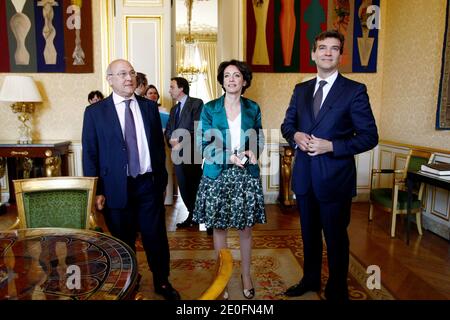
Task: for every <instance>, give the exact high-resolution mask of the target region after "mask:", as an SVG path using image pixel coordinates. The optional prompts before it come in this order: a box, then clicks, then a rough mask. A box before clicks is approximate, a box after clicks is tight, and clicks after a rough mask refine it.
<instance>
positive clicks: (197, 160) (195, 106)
mask: <svg viewBox="0 0 450 320" xmlns="http://www.w3.org/2000/svg"><path fill="white" fill-rule="evenodd" d="M169 93H170V95H171V96H172V98H173V99H174V100H176V101H178V103H177V104H176V105H175V106H173V108H172V109H171V110H170V116H169V121H168V122H167V126H166V131H165V132H164V135H165V137H166V141H167V144H168V146H169V148H171V149H172V162H173V163H174V165H175V175H176V177H177V182H178V186H179V187H180V193H181V198H182V199H183V202H184V204H185V205H186V208H187V210H188V212H189V214H188V217H187V218H186V220H185V221H183V222H180V223H177V227H178V228H186V227H190V226H193V225H194V222H193V221H192V214H193V211H194V207H195V199H196V197H197V190H198V186H199V184H200V179H201V177H202V167H201V161H202V158H201V155H200V154H198V151H197V148H195V136H194V132H195V130H194V126H195V123H196V122H197V121H199V119H200V114H201V112H202V108H203V101H202V100H201V99H197V98H193V97H190V96H189V82H188V81H187V80H186V79H185V78H182V77H174V78H172V79H171V81H170V89H169Z"/></svg>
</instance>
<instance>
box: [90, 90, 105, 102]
mask: <svg viewBox="0 0 450 320" xmlns="http://www.w3.org/2000/svg"><path fill="white" fill-rule="evenodd" d="M103 98H104V97H103V93H101V92H100V91H98V90H95V91H91V92H89V94H88V101H89V104H93V103H96V102H97V101H100V100H103Z"/></svg>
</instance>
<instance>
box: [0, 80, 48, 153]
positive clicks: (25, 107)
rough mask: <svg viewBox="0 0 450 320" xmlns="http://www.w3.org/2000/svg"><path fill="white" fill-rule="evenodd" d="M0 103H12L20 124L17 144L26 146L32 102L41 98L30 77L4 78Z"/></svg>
mask: <svg viewBox="0 0 450 320" xmlns="http://www.w3.org/2000/svg"><path fill="white" fill-rule="evenodd" d="M0 101H10V102H14V103H13V104H12V105H11V109H12V111H13V112H14V113H18V114H19V115H18V119H19V121H20V122H21V124H20V126H19V129H18V131H19V139H18V141H17V142H18V143H20V144H28V143H31V142H32V139H31V125H30V124H29V122H28V121H29V120H30V117H31V114H32V113H33V112H34V102H41V101H42V97H41V95H40V93H39V90H38V88H37V87H36V84H35V83H34V80H33V78H32V77H28V76H6V77H5V79H4V81H3V85H2V88H1V90H0Z"/></svg>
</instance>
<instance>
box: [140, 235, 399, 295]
mask: <svg viewBox="0 0 450 320" xmlns="http://www.w3.org/2000/svg"><path fill="white" fill-rule="evenodd" d="M168 235H169V245H170V255H171V274H170V281H171V283H172V285H173V286H174V287H175V288H176V289H177V290H178V291H179V292H180V294H181V298H182V299H183V300H195V299H197V298H198V297H199V296H200V295H201V294H202V293H203V291H204V290H206V288H207V287H208V286H209V284H210V283H211V281H212V279H213V277H214V273H215V270H216V265H215V264H216V260H215V253H214V250H213V242H212V237H210V236H207V235H206V232H199V231H197V232H193V231H175V232H169V233H168ZM228 245H229V248H230V249H231V252H232V255H233V275H232V277H231V279H230V281H229V284H228V292H229V295H230V299H232V300H245V298H244V296H243V295H242V285H241V279H240V252H239V235H238V233H237V232H235V231H230V232H229V236H228ZM324 250H326V249H324ZM137 251H138V254H137V257H138V263H139V272H140V273H141V274H142V280H141V283H140V288H139V292H140V293H141V294H142V296H143V298H144V299H148V300H160V299H162V297H161V296H159V295H157V294H155V293H154V292H153V284H152V276H151V272H150V271H149V268H148V265H147V261H146V258H145V253H144V252H143V250H142V247H141V246H140V245H139V244H138V246H137ZM302 265H303V248H302V241H301V239H300V234H299V231H298V230H276V231H273V230H271V231H254V232H253V251H252V277H253V283H254V286H255V291H256V296H255V299H259V300H286V299H288V298H287V297H285V296H284V295H283V294H282V293H283V292H284V291H285V290H286V289H287V288H288V287H289V286H291V285H293V284H295V283H297V282H298V281H299V279H300V278H301V277H302V274H303V271H302V267H301V266H302ZM367 277H368V274H367V273H366V268H365V267H364V266H362V265H361V264H360V263H359V262H358V260H357V259H355V258H354V257H353V256H351V257H350V267H349V278H348V285H349V295H350V299H352V300H373V299H375V300H392V299H394V297H393V295H392V294H391V293H390V292H389V291H388V290H387V289H386V288H385V287H384V286H383V285H382V286H381V289H373V290H370V289H368V288H367V286H366V282H367ZM327 278H328V267H327V260H326V251H324V259H323V268H322V290H321V291H320V292H319V293H315V292H309V293H307V294H305V295H303V296H301V297H297V298H289V300H321V299H324V287H325V284H326V281H327Z"/></svg>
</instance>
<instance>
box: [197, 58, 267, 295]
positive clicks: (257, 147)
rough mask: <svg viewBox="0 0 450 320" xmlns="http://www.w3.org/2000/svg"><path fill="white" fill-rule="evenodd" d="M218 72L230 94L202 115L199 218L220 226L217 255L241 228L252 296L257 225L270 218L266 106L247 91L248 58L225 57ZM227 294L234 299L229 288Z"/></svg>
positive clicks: (245, 281) (247, 290) (245, 279)
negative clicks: (262, 165)
mask: <svg viewBox="0 0 450 320" xmlns="http://www.w3.org/2000/svg"><path fill="white" fill-rule="evenodd" d="M217 74H218V75H217V80H218V81H219V83H220V84H221V85H222V88H223V89H224V90H225V94H224V95H223V96H222V97H220V98H218V99H216V100H213V101H210V102H208V103H207V104H205V106H204V107H203V110H202V113H201V116H200V121H201V123H200V125H199V126H198V130H197V137H196V139H197V145H199V146H201V147H202V151H203V158H204V159H205V162H204V166H203V176H202V179H201V182H200V186H199V190H198V192H197V200H196V203H195V210H194V217H193V219H194V220H195V221H196V222H198V223H204V224H205V225H206V227H207V228H213V229H214V231H213V239H214V249H215V251H216V254H218V253H219V251H220V249H222V248H226V247H227V231H228V229H230V228H236V229H238V233H239V243H240V251H241V282H242V294H243V295H244V297H245V298H247V299H252V298H253V297H254V296H255V289H254V285H253V282H252V279H251V275H250V264H251V250H252V227H253V226H254V225H255V224H256V223H265V222H266V215H265V210H264V195H263V190H262V183H261V177H260V172H259V166H258V162H257V161H258V157H259V155H261V153H262V151H263V148H264V136H263V133H262V125H261V110H260V108H259V105H258V104H257V103H256V102H254V101H252V100H250V99H247V98H244V97H242V96H241V95H242V94H243V93H244V92H245V90H246V89H247V88H249V87H250V84H251V80H252V72H251V70H250V68H249V66H248V65H247V64H246V63H245V62H242V61H237V60H230V61H225V62H222V63H221V64H220V65H219V68H218V71H217ZM244 133H245V134H244ZM224 298H225V299H227V298H228V292H227V291H225V293H224Z"/></svg>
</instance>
